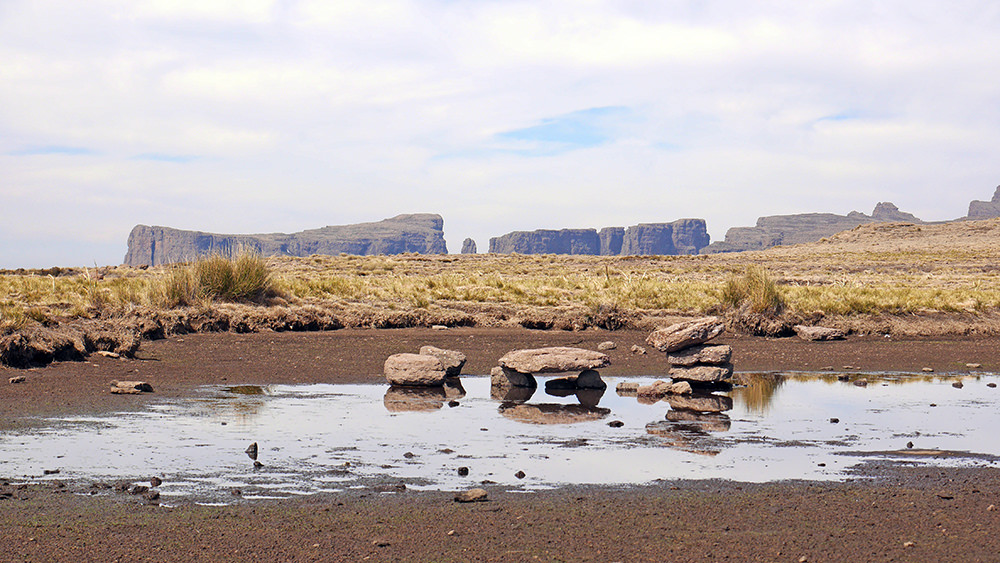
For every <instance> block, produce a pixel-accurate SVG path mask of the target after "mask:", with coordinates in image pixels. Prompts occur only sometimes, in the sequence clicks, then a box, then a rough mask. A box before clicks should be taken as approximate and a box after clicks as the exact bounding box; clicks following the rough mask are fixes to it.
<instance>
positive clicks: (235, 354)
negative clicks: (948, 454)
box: [0, 328, 1000, 562]
mask: <svg viewBox="0 0 1000 563" xmlns="http://www.w3.org/2000/svg"><path fill="white" fill-rule="evenodd" d="M645 336H646V333H644V332H642V333H640V332H629V331H619V332H605V331H594V330H588V331H583V332H562V331H531V330H526V329H517V330H512V329H480V328H453V329H449V330H444V331H436V330H430V329H393V330H346V329H345V330H340V331H333V332H322V333H260V334H231V333H221V334H200V335H185V336H182V337H171V338H169V339H167V340H160V341H153V342H144V343H143V345H142V348H141V349H140V350H139V353H138V359H134V360H119V359H112V358H106V357H100V356H93V357H91V359H90V361H87V362H63V363H56V364H53V365H52V366H50V367H47V368H42V369H36V370H14V369H0V376H2V377H3V378H5V379H4V380H3V382H2V383H0V430H8V431H9V430H10V429H12V428H16V427H19V426H21V425H24V424H35V423H37V422H33V421H31V420H30V418H26V417H31V416H33V415H46V414H62V413H74V412H88V411H103V410H110V409H121V408H123V407H125V408H128V407H129V406H136V407H138V406H141V405H142V404H143V403H144V402H145V401H147V400H149V397H163V396H167V397H181V396H186V395H190V394H191V393H192V392H193V389H194V388H195V387H196V386H198V385H203V384H215V383H221V382H227V383H232V384H237V383H257V384H271V383H315V382H327V383H339V382H376V381H379V380H380V379H381V375H380V372H381V366H382V362H383V361H384V360H385V358H386V357H387V356H388V355H390V354H393V353H396V352H404V351H407V352H414V351H416V350H417V349H418V348H419V347H420V346H421V345H424V344H431V345H435V346H439V347H443V348H452V349H457V350H461V351H463V352H465V353H466V354H467V355H468V357H469V362H468V364H467V366H466V369H465V370H464V371H465V373H469V374H486V373H488V371H489V368H490V367H492V366H493V365H495V363H496V360H497V358H499V357H500V356H501V355H503V354H504V353H506V352H507V351H509V350H511V349H514V348H525V347H537V346H551V345H574V346H580V347H585V348H596V346H597V344H598V343H600V342H602V341H605V340H611V341H613V342H615V343H616V344H617V348H616V349H615V350H612V351H611V352H610V355H611V357H612V366H611V367H610V368H607V369H605V370H602V373H606V374H608V375H664V374H665V373H666V369H667V368H666V365H665V362H664V360H663V356H662V354H659V353H656V352H655V351H653V350H652V349H649V350H648V352H647V353H646V354H644V355H642V354H634V353H632V352H631V347H632V345H633V344H636V345H640V346H645V343H644V342H643V340H644V339H645ZM722 340H723V341H724V342H726V343H729V344H732V345H733V347H734V351H735V352H734V356H735V358H734V362H735V363H736V366H737V369H738V370H739V371H788V370H796V371H798V370H807V371H808V370H818V369H821V368H824V367H833V368H835V369H838V370H839V369H842V368H844V366H852V367H851V369H852V370H855V371H856V370H863V371H920V369H921V368H924V367H929V368H932V369H934V370H935V371H937V372H955V371H958V372H962V371H967V368H966V367H965V364H966V363H970V362H975V363H980V364H982V366H983V367H982V369H983V370H988V371H998V370H1000V353H998V352H997V350H998V349H1000V348H998V345H1000V339H996V338H955V339H949V340H944V339H936V340H905V341H897V340H895V339H885V338H878V337H864V338H851V339H849V340H847V341H843V342H828V343H810V342H804V341H801V340H798V339H762V338H752V337H728V338H724V339H722ZM14 376H25V378H26V381H25V382H23V383H18V384H8V383H7V382H6V378H9V377H14ZM112 379H140V380H145V381H148V382H150V383H151V384H152V385H153V387H154V388H155V390H156V392H155V393H154V394H153V395H138V396H119V395H111V394H109V393H108V383H109V381H110V380H112ZM0 455H2V454H0ZM567 470H572V468H567ZM869 470H870V473H871V475H872V476H874V477H873V478H867V477H866V478H859V479H857V480H852V481H850V482H848V483H832V484H822V483H775V484H766V485H748V484H741V483H730V482H714V481H704V482H677V483H673V482H664V483H659V484H655V485H650V486H644V487H634V488H628V489H604V488H599V487H584V488H569V489H562V490H557V491H551V492H540V493H530V494H523V493H522V494H515V493H505V492H503V491H502V490H500V489H496V490H490V499H489V501H488V502H484V503H474V504H458V503H455V502H453V501H452V495H451V494H447V493H417V492H413V491H404V492H400V493H395V494H379V493H376V492H369V491H360V492H355V493H349V494H344V495H337V496H316V497H309V498H305V499H298V500H289V501H277V502H246V501H243V502H240V503H238V504H236V505H234V506H229V507H203V506H196V505H183V506H179V507H176V508H164V507H156V506H147V505H145V504H143V503H142V502H141V499H139V498H137V497H132V496H130V495H116V494H114V493H101V494H99V495H95V496H91V495H89V494H76V493H89V491H88V489H87V487H88V486H89V484H87V483H67V485H66V487H63V488H55V487H53V486H52V485H37V486H29V487H25V488H21V487H16V486H11V485H6V486H0V561H142V560H149V561H236V560H243V561H358V560H366V559H367V560H372V561H538V560H541V561H677V562H682V561H725V560H728V561H792V562H794V561H811V562H812V561H998V560H1000V556H998V554H1000V535H998V533H997V532H998V531H1000V511H998V510H996V509H995V508H993V509H991V508H990V507H991V506H994V507H1000V471H998V470H997V469H996V468H993V467H983V468H978V469H963V470H956V469H948V470H938V469H928V468H921V467H907V466H902V465H898V466H897V465H892V466H880V467H872V468H869ZM802 558H805V559H802Z"/></svg>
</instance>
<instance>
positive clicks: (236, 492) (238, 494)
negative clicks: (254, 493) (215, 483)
mask: <svg viewBox="0 0 1000 563" xmlns="http://www.w3.org/2000/svg"><path fill="white" fill-rule="evenodd" d="M229 494H231V495H233V496H234V497H241V496H243V491H241V490H239V489H230V490H229Z"/></svg>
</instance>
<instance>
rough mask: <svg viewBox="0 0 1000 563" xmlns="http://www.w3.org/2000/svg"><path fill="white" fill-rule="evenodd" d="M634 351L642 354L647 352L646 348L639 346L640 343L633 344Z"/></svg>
mask: <svg viewBox="0 0 1000 563" xmlns="http://www.w3.org/2000/svg"><path fill="white" fill-rule="evenodd" d="M632 353H633V354H637V355H639V356H642V355H643V354H645V353H646V349H645V348H643V347H642V346H639V345H638V344H634V345H632Z"/></svg>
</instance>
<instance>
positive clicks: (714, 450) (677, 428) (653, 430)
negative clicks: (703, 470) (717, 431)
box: [646, 420, 722, 456]
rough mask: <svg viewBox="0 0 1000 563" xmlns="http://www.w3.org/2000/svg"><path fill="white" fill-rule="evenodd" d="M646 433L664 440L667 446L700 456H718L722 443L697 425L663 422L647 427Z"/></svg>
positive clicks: (651, 423) (653, 423)
mask: <svg viewBox="0 0 1000 563" xmlns="http://www.w3.org/2000/svg"><path fill="white" fill-rule="evenodd" d="M646 433H647V434H650V435H653V436H657V437H660V438H663V439H664V443H665V445H666V446H668V447H671V448H674V449H676V450H681V451H683V452H689V453H693V454H698V455H707V456H716V455H719V452H721V451H722V443H721V442H720V441H719V440H717V439H715V438H714V437H712V436H711V435H710V434H708V433H706V432H705V431H704V430H702V429H701V428H699V427H698V426H697V425H695V424H683V423H677V422H671V421H669V420H661V421H657V422H650V423H649V424H647V425H646Z"/></svg>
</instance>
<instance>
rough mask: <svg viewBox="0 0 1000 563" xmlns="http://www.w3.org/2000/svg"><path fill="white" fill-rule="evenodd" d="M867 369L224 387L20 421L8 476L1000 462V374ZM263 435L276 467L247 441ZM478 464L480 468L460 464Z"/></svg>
mask: <svg viewBox="0 0 1000 563" xmlns="http://www.w3.org/2000/svg"><path fill="white" fill-rule="evenodd" d="M866 378H867V380H868V382H869V383H868V385H867V386H866V387H860V386H857V385H855V384H854V383H852V382H849V381H838V379H837V378H836V376H834V375H828V376H816V375H805V374H800V375H795V374H793V375H788V376H784V377H781V378H779V379H778V380H777V381H775V380H774V379H773V378H770V377H767V378H759V379H754V380H753V383H752V384H751V385H749V386H747V387H737V388H735V389H733V390H731V391H728V392H715V393H713V394H711V395H701V396H697V397H693V398H677V397H673V398H668V400H664V401H657V402H654V403H646V402H642V401H640V400H637V399H636V398H635V397H634V396H633V397H630V396H619V395H618V394H617V393H616V391H615V386H616V384H617V383H618V382H619V381H622V380H632V381H640V382H642V383H648V382H650V381H651V380H648V379H645V380H643V379H637V378H613V377H606V378H605V380H606V381H607V383H608V386H609V387H608V390H607V391H606V392H604V393H603V394H600V393H594V392H588V393H580V394H569V395H567V396H562V397H559V396H554V395H550V394H548V393H546V391H545V389H544V388H543V387H540V388H539V389H538V390H536V391H534V393H532V394H530V396H526V394H524V393H522V394H518V393H512V394H510V395H508V396H496V395H495V396H491V389H490V386H489V378H486V377H463V378H462V379H461V384H460V386H457V387H456V386H452V387H447V388H445V389H444V390H435V391H426V392H420V391H414V390H406V389H390V388H388V387H387V386H384V385H304V386H286V385H274V386H268V387H254V386H240V387H230V388H223V387H212V388H204V389H203V390H202V394H201V395H200V396H199V397H197V398H194V399H189V400H178V401H168V400H164V401H154V402H152V403H151V404H150V406H149V407H148V408H147V409H145V410H143V411H140V412H123V413H117V414H111V415H107V416H97V417H72V418H63V419H52V420H47V421H45V425H44V426H42V429H35V430H30V431H24V432H16V433H5V434H4V435H2V436H0V451H2V454H0V476H2V477H4V478H7V479H9V480H11V481H14V482H19V481H38V480H45V479H56V478H58V479H63V480H67V479H80V480H92V481H107V482H112V481H117V480H122V479H125V480H134V481H140V480H144V479H148V478H149V477H151V476H153V475H157V476H161V477H162V478H163V481H164V483H163V484H162V485H161V486H160V487H159V490H160V492H161V495H163V497H164V498H165V499H168V500H169V498H170V497H172V496H173V497H179V496H184V497H191V498H198V499H213V498H214V499H216V500H218V499H222V498H232V497H231V496H230V495H231V492H232V490H233V489H239V490H240V492H241V493H242V496H243V498H255V497H256V498H261V497H263V498H267V497H287V496H290V495H295V494H311V493H316V492H323V491H329V492H336V491H342V490H345V489H348V488H352V487H368V486H372V485H373V484H375V483H378V484H381V485H385V484H387V483H398V482H403V483H406V485H407V487H408V488H411V489H438V490H457V489H462V488H468V487H471V486H475V485H478V484H479V483H481V482H483V481H488V482H495V483H497V484H499V485H501V486H504V487H506V488H508V489H523V490H533V489H542V488H551V487H558V486H563V485H568V484H641V483H648V482H651V481H654V480H657V479H664V480H672V479H705V478H724V479H734V480H740V481H772V480H782V479H810V480H829V479H842V478H844V477H845V476H846V475H847V472H848V471H849V470H850V469H851V468H852V467H855V466H857V465H858V464H859V463H861V462H862V461H865V460H868V459H873V458H875V459H880V458H893V459H902V460H906V461H908V462H919V463H934V464H943V465H975V464H979V465H982V464H985V465H994V464H996V462H997V460H996V459H995V458H994V456H998V455H1000V433H998V432H997V431H996V428H998V427H1000V411H998V410H997V408H996V404H997V398H998V397H1000V390H998V389H996V388H991V387H989V386H988V384H989V383H996V382H997V380H998V379H1000V377H997V376H995V375H983V376H978V377H965V378H964V379H961V381H963V387H962V388H955V387H953V385H952V384H953V383H954V382H956V381H959V380H960V379H959V378H956V377H937V376H934V377H930V376H926V375H905V374H900V375H893V376H872V375H868V376H866ZM545 381H546V378H539V384H540V385H544V382H545ZM831 419H837V422H832V421H831ZM611 422H615V424H614V425H613V426H612V425H609V423H611ZM618 422H620V423H621V424H618ZM252 442H256V443H257V444H258V447H259V454H258V461H259V462H260V463H261V464H262V466H261V467H256V468H255V467H254V463H253V461H252V460H251V459H250V458H249V457H248V455H247V454H246V453H244V450H245V449H246V448H247V446H249V445H250V443H252ZM908 442H909V443H912V448H908V447H907V443H908ZM942 452H944V453H942ZM463 467H464V468H468V473H467V474H461V475H460V471H459V469H460V468H463ZM54 470H58V473H57V474H55V473H52V474H50V475H45V472H46V471H49V472H50V473H51V472H52V471H54ZM519 472H523V477H520V478H519V477H518V476H517V475H520V474H521V473H519ZM388 489H389V490H391V489H392V488H391V487H388Z"/></svg>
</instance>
